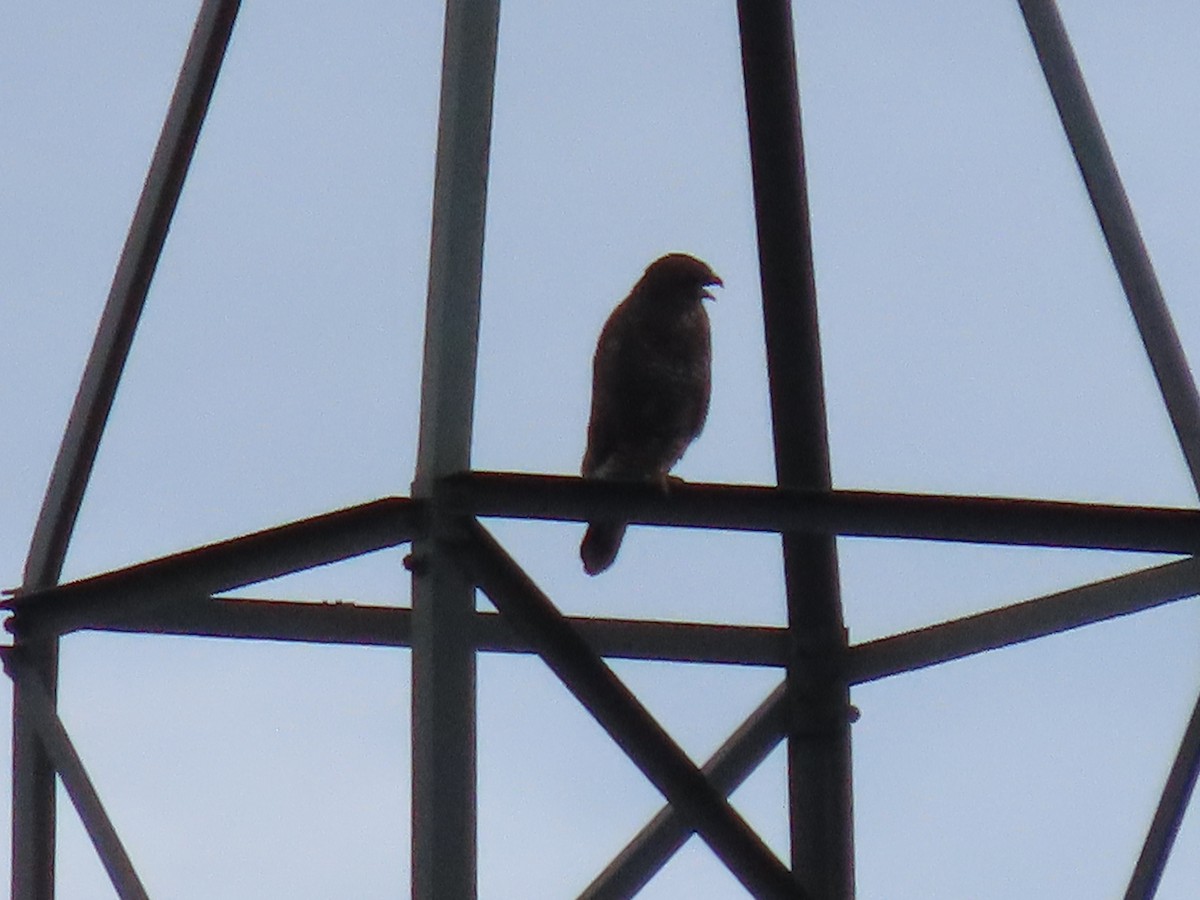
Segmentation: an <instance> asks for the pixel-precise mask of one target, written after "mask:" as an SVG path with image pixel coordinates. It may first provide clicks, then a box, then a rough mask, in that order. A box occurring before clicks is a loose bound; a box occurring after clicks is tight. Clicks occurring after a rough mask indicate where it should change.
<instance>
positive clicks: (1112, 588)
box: [845, 557, 1200, 684]
mask: <svg viewBox="0 0 1200 900" xmlns="http://www.w3.org/2000/svg"><path fill="white" fill-rule="evenodd" d="M1197 593H1200V559H1197V558H1195V557H1193V558H1189V559H1184V560H1180V561H1179V562H1173V563H1167V564H1166V565H1162V566H1155V567H1154V568H1151V569H1143V570H1141V571H1138V572H1132V573H1130V574H1128V575H1119V576H1117V577H1115V578H1108V579H1105V580H1103V581H1095V582H1092V583H1091V584H1085V585H1082V586H1080V587H1075V588H1070V589H1069V590H1065V591H1060V592H1058V593H1054V594H1048V595H1046V596H1043V597H1037V598H1035V599H1033V600H1026V601H1025V602H1023V603H1014V604H1012V605H1011V606H1004V607H1001V608H1000V609H993V610H989V611H987V612H982V613H977V614H976V615H973V616H966V617H964V618H961V619H953V620H951V621H948V622H942V623H940V624H937V625H931V626H929V627H928V628H922V629H919V630H917V631H910V632H906V633H904V634H897V635H892V636H890V637H885V638H879V639H878V640H874V641H868V642H866V643H865V644H857V645H855V646H853V647H851V648H850V650H849V653H848V655H847V657H846V662H845V667H846V675H847V677H848V678H849V680H850V683H851V684H863V683H865V682H868V681H876V680H878V679H880V678H887V677H889V676H891V675H898V674H900V673H902V672H911V671H913V670H915V669H922V668H925V667H927V666H935V665H939V664H940V663H944V662H950V661H951V660H955V659H962V658H963V657H966V656H973V655H974V654H976V653H983V652H985V651H987V650H996V649H998V648H1000V647H1009V646H1011V645H1013V644H1019V643H1023V642H1025V641H1031V640H1034V639H1035V638H1040V637H1046V636H1047V635H1050V634H1057V633H1058V632H1061V631H1069V630H1071V629H1074V628H1080V627H1082V626H1084V625H1091V624H1093V623H1096V622H1103V621H1106V620H1108V619H1113V618H1116V617H1117V616H1124V615H1128V614H1130V613H1135V612H1140V611H1142V610H1145V609H1152V608H1154V607H1156V606H1161V605H1163V604H1164V603H1170V602H1172V601H1175V600H1181V599H1183V598H1185V597H1193V596H1195V595H1196V594H1197Z"/></svg>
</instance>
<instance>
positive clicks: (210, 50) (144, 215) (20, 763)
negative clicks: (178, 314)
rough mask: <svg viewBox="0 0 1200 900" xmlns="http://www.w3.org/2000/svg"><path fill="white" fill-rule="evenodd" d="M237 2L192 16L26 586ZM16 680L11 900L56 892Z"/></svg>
mask: <svg viewBox="0 0 1200 900" xmlns="http://www.w3.org/2000/svg"><path fill="white" fill-rule="evenodd" d="M238 6H239V2H238V0H205V2H204V4H203V5H202V6H201V8H200V12H199V14H198V15H197V18H196V25H195V28H194V29H193V31H192V38H191V43H190V44H189V45H188V49H187V54H186V56H185V57H184V61H183V66H182V68H181V70H180V73H179V78H178V80H177V82H176V85H175V93H174V95H173V96H172V98H171V105H170V108H169V109H168V112H167V118H166V120H165V122H164V123H163V128H162V132H161V133H160V135H159V139H158V145H157V146H156V147H155V149H154V157H153V160H152V162H151V164H150V171H149V173H148V174H147V176H146V182H145V184H144V185H143V187H142V195H141V199H140V200H139V201H138V206H137V210H136V211H135V213H134V216H133V222H132V224H131V225H130V228H129V234H128V236H127V238H126V240H125V246H124V248H123V249H122V251H121V258H120V261H119V262H118V264H117V270H116V273H115V274H114V276H113V282H112V286H111V288H110V290H109V295H108V301H107V303H106V304H105V307H104V312H103V314H102V315H101V317H100V324H99V327H98V328H97V330H96V338H95V341H94V342H93V344H92V350H91V353H90V355H89V356H88V360H87V364H86V366H85V367H84V372H83V377H82V379H81V381H80V385H79V391H78V393H77V394H76V396H75V403H74V405H73V406H72V408H71V414H70V417H69V419H68V421H67V427H66V431H65V433H64V435H63V440H62V444H61V445H60V447H59V451H58V457H57V459H56V460H55V462H54V468H53V470H52V472H51V475H50V483H49V486H48V487H47V489H46V496H45V499H44V500H43V503H42V508H41V511H40V513H39V514H38V520H37V524H36V525H35V527H34V532H33V538H32V540H31V542H30V548H29V555H28V557H27V559H26V563H25V575H24V589H25V590H39V589H41V588H45V587H49V586H50V585H53V584H55V583H56V582H57V581H58V577H59V574H60V572H61V571H62V564H63V560H64V559H65V557H66V553H67V545H68V543H69V542H70V539H71V532H72V531H73V530H74V527H75V520H76V518H77V516H78V514H79V507H80V504H81V503H82V501H83V493H84V490H85V488H86V487H87V482H88V478H89V477H90V475H91V471H92V465H93V463H94V462H95V459H96V452H97V450H98V448H99V445H100V437H101V435H102V434H103V432H104V425H105V422H106V421H107V420H108V414H109V411H110V410H111V409H112V403H113V397H114V396H115V395H116V390H117V383H118V381H119V380H120V377H121V372H122V370H123V369H124V366H125V360H126V358H127V357H128V355H129V347H130V344H131V342H132V341H133V334H134V331H135V330H136V328H137V323H138V318H139V317H140V315H141V311H142V306H143V305H144V303H145V300H146V293H147V291H148V290H149V287H150V280H151V278H152V277H153V275H154V270H155V267H156V266H157V264H158V259H159V256H160V254H161V252H162V247H163V243H164V241H165V240H166V235H167V229H168V228H169V227H170V223H171V217H172V215H173V214H174V211H175V206H176V203H177V201H178V199H179V194H180V191H181V190H182V188H183V180H184V177H185V175H186V174H187V170H188V166H189V164H190V163H191V158H192V153H193V151H194V149H195V146H196V140H197V138H198V136H199V133H200V126H201V124H202V123H203V121H204V115H205V113H206V112H207V110H208V104H209V100H210V98H211V97H212V92H213V87H214V85H215V84H216V79H217V74H218V72H219V71H220V68H221V61H222V60H223V59H224V55H225V48H226V46H227V45H228V42H229V36H230V33H231V31H232V29H233V23H234V20H235V19H236V17H237V10H238ZM22 652H23V653H24V654H25V657H26V658H27V659H28V660H29V664H30V665H31V666H32V667H33V669H34V670H35V671H36V672H37V674H38V677H39V678H40V679H41V680H42V682H43V683H44V684H45V685H46V688H47V690H48V691H49V694H50V697H51V700H53V699H54V697H55V695H56V692H57V682H58V644H57V641H53V640H51V641H32V642H26V643H25V644H24V645H23V646H22ZM31 714H32V713H31V711H30V709H29V706H28V703H27V700H26V698H25V696H24V691H23V689H22V687H21V686H20V684H15V686H14V692H13V815H12V821H13V826H12V827H13V839H12V866H13V868H12V896H13V897H14V898H20V900H27V898H30V900H32V898H38V900H42V898H50V897H53V896H54V847H55V826H54V772H53V770H52V768H51V766H50V762H49V760H48V759H47V757H46V755H45V753H44V752H43V750H42V747H41V746H40V744H39V743H38V740H37V736H36V734H35V732H34V729H33V727H32V725H31V721H30V715H31Z"/></svg>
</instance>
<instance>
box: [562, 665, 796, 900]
mask: <svg viewBox="0 0 1200 900" xmlns="http://www.w3.org/2000/svg"><path fill="white" fill-rule="evenodd" d="M786 698H787V686H786V685H785V684H781V685H779V687H777V688H775V690H774V691H772V692H771V694H770V696H768V697H767V699H766V700H764V701H763V702H762V703H760V704H759V706H758V708H757V709H755V710H754V712H752V713H751V714H750V715H749V717H748V718H747V719H746V721H745V722H743V723H742V725H741V726H740V727H739V728H738V729H737V731H735V732H734V733H733V734H732V735H730V736H729V739H728V740H726V741H725V743H723V744H722V745H721V746H720V747H719V748H717V752H716V753H714V754H713V755H712V756H711V757H710V758H709V760H708V762H706V763H705V764H704V767H703V768H702V769H701V770H700V771H702V772H703V773H704V776H705V777H706V778H707V779H708V780H709V781H710V782H711V783H712V786H713V787H714V788H715V789H716V790H718V791H720V792H721V793H722V794H723V795H724V796H726V797H728V796H729V795H730V794H732V793H733V792H734V791H736V790H737V789H738V788H739V787H740V786H741V784H742V782H743V781H745V780H746V778H747V777H748V776H749V775H750V773H751V772H753V771H754V770H755V769H757V768H758V766H759V764H761V763H762V761H763V760H764V759H766V758H767V756H768V755H769V754H770V752H771V751H772V750H774V749H775V748H776V747H777V746H778V745H779V742H780V741H782V740H783V734H784V730H785V728H786V726H787V714H788V705H787V703H786V702H785V700H786ZM692 834H693V831H692V829H691V828H689V827H688V825H687V823H686V822H685V821H684V819H683V817H682V816H681V815H679V813H678V812H676V811H675V809H674V808H673V807H671V806H665V807H663V808H662V809H661V810H659V812H658V814H657V815H656V816H655V817H654V818H653V819H651V820H650V822H649V823H647V825H646V827H645V828H643V829H642V830H641V831H640V832H638V834H637V836H636V837H634V838H633V840H631V841H630V842H629V843H628V844H627V845H626V846H625V849H623V850H622V851H621V852H620V853H619V854H617V856H616V857H615V858H614V859H613V861H612V862H611V863H610V864H609V865H608V867H607V868H605V870H604V871H603V872H601V873H600V874H599V875H598V876H596V879H595V880H594V881H593V882H592V883H591V884H590V885H588V886H587V888H586V889H585V890H584V891H583V893H581V894H580V895H579V900H625V898H629V897H633V896H635V895H636V894H637V892H638V891H640V890H641V889H642V888H643V887H645V886H646V884H647V883H648V882H649V881H650V879H651V878H653V877H654V876H655V874H656V873H657V872H658V870H659V869H661V868H662V867H663V866H664V865H666V864H667V861H668V860H670V858H671V857H672V856H673V855H674V854H675V852H676V851H678V850H679V848H680V847H682V846H683V845H684V844H685V843H687V840H688V838H689V837H691V836H692Z"/></svg>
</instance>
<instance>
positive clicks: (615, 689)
mask: <svg viewBox="0 0 1200 900" xmlns="http://www.w3.org/2000/svg"><path fill="white" fill-rule="evenodd" d="M463 527H464V529H465V531H466V535H465V539H464V540H463V541H462V542H461V543H458V544H455V545H454V549H455V551H456V556H457V557H458V558H459V559H460V560H461V562H462V564H463V565H464V566H465V567H466V568H467V569H468V570H469V571H470V572H472V573H473V574H474V577H475V579H476V581H477V582H478V584H479V586H480V587H481V588H482V589H483V591H484V592H485V593H486V594H487V595H488V597H489V599H491V601H492V603H493V604H495V606H496V608H497V609H498V610H499V611H500V614H501V615H502V616H504V617H505V618H506V619H507V620H508V622H509V624H511V625H512V626H513V627H514V628H516V629H517V630H519V631H520V632H521V633H522V634H523V635H525V637H526V638H527V639H528V640H529V641H530V643H531V644H533V645H534V646H536V647H537V649H538V653H539V655H541V657H542V659H543V660H545V662H546V664H547V665H548V666H549V667H550V668H551V669H552V670H553V671H554V673H555V674H556V675H558V677H559V678H560V679H561V680H562V682H563V683H564V684H565V685H566V686H567V688H568V689H570V691H571V692H572V693H573V694H575V696H576V698H577V699H578V700H579V701H580V702H581V703H582V704H583V705H584V707H585V708H586V709H587V710H588V712H590V713H591V714H592V715H593V716H594V717H595V718H596V721H598V722H599V723H600V724H601V725H602V726H603V727H604V729H605V730H606V731H608V733H609V735H610V736H611V737H612V738H613V740H614V741H615V742H616V743H617V745H618V746H620V747H621V749H622V750H624V751H625V753H626V754H627V755H628V756H629V758H630V759H631V760H632V761H633V762H634V763H635V764H636V765H637V767H638V768H639V769H641V770H642V773H643V774H645V775H646V777H647V778H648V779H649V780H650V782H651V783H652V784H653V785H654V786H655V787H656V788H657V789H658V790H659V791H660V792H661V793H662V794H663V795H664V796H665V797H666V798H667V799H668V800H669V801H670V802H671V804H672V805H673V806H674V807H675V808H676V809H677V810H678V811H679V812H680V813H681V814H682V815H683V816H684V817H685V818H686V819H687V820H688V823H689V826H690V827H691V828H694V829H695V830H696V831H697V832H698V833H699V834H700V835H701V837H703V838H704V840H705V841H706V842H707V843H708V845H709V846H710V847H711V848H712V849H713V852H715V853H716V855H717V856H718V857H719V858H720V859H721V860H722V861H723V862H724V863H725V865H726V866H728V867H729V869H730V871H732V872H733V874H734V875H735V876H736V877H737V879H738V880H739V881H741V883H742V884H743V885H745V887H746V889H747V890H749V891H750V892H751V894H753V895H754V896H755V897H760V898H803V897H807V896H809V894H808V892H806V891H804V890H803V889H802V888H801V887H800V886H799V885H798V884H797V883H796V882H795V881H794V880H793V879H792V876H791V873H790V872H788V870H787V869H786V868H785V867H784V866H783V864H782V863H780V861H779V859H778V858H777V857H776V856H775V854H774V853H772V852H771V850H770V849H769V848H768V847H767V846H766V844H764V843H763V841H762V838H760V837H759V836H758V835H757V834H756V833H755V832H754V831H753V830H752V829H751V828H750V826H749V825H747V824H746V822H745V820H744V819H742V817H741V816H740V815H738V814H737V812H735V811H734V809H733V808H732V807H731V806H730V805H729V804H728V803H727V802H726V800H725V798H724V797H722V796H721V794H720V792H719V791H717V790H716V788H714V786H713V785H712V784H711V783H709V781H708V779H706V778H705V777H704V775H703V774H702V773H701V772H700V770H699V769H697V768H696V766H695V765H694V764H693V763H692V762H691V760H689V759H688V757H687V755H686V754H685V753H684V752H683V751H682V750H681V749H680V748H679V746H678V745H677V744H676V743H675V742H674V741H673V740H672V739H671V737H670V735H668V734H667V733H666V732H665V731H664V730H663V728H662V726H661V725H659V724H658V722H657V721H656V720H655V719H654V717H653V716H651V715H650V713H649V712H647V711H646V709H645V707H643V706H642V705H641V704H640V703H639V702H638V700H637V698H636V697H634V696H633V694H631V693H630V692H629V690H628V688H626V687H625V685H624V684H622V683H621V681H620V679H618V678H617V677H616V675H614V674H613V672H612V670H611V669H609V668H608V667H607V666H606V665H605V664H604V662H603V661H602V660H601V659H600V658H599V657H598V656H596V654H595V653H594V652H593V651H592V649H591V648H590V647H588V645H587V643H586V642H585V641H584V640H583V638H581V637H580V636H579V635H578V634H576V633H575V631H574V630H573V629H572V628H571V626H570V625H569V624H568V623H567V622H566V621H565V619H564V618H563V616H562V614H561V613H560V612H559V611H558V610H557V609H556V608H555V607H554V604H553V603H551V602H550V599H549V598H548V597H547V596H546V595H545V594H543V593H542V592H541V590H539V589H538V587H537V585H535V584H534V583H533V581H532V580H530V578H529V577H528V576H527V575H526V574H525V573H524V571H522V570H521V567H520V566H518V565H517V564H516V562H514V561H513V559H512V558H511V557H510V556H509V555H508V554H507V553H505V551H504V550H503V548H501V547H500V545H499V544H497V543H496V541H495V540H494V539H493V538H492V536H491V535H490V534H488V532H487V531H486V530H484V529H483V527H482V526H480V525H479V524H478V523H475V522H471V523H464V526H463Z"/></svg>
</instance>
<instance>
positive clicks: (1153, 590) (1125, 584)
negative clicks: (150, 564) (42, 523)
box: [77, 558, 1200, 684]
mask: <svg viewBox="0 0 1200 900" xmlns="http://www.w3.org/2000/svg"><path fill="white" fill-rule="evenodd" d="M112 574H113V575H116V574H119V573H112ZM1197 593H1200V559H1197V558H1188V559H1184V560H1179V561H1178V562H1172V563H1166V564H1164V565H1161V566H1155V567H1153V568H1149V569H1143V570H1140V571H1137V572H1132V573H1130V574H1127V575H1119V576H1116V577H1114V578H1108V579H1104V580H1102V581H1096V582H1092V583H1091V584H1085V585H1081V586H1079V587H1075V588H1070V589H1068V590H1065V591H1059V592H1056V593H1053V594H1048V595H1046V596H1043V597H1037V598H1034V599H1031V600H1026V601H1023V602H1021V603H1015V604H1012V605H1009V606H1004V607H1001V608H999V609H993V610H988V611H987V612H982V613H977V614H975V615H971V616H966V617H964V618H961V619H953V620H950V621H947V622H941V623H939V624H937V625H931V626H929V627H927V628H922V629H918V630H916V631H911V632H905V633H903V634H896V635H891V636H889V637H884V638H878V639H876V640H873V641H868V642H866V643H863V644H857V645H855V646H852V647H850V648H849V651H848V654H847V657H846V663H845V670H844V671H845V674H846V677H847V678H848V679H849V681H850V682H851V683H852V684H862V683H864V682H868V681H875V680H878V679H880V678H886V677H889V676H891V675H897V674H900V673H902V672H908V671H912V670H914V669H919V668H924V667H927V666H932V665H937V664H939V663H943V662H949V661H950V660H954V659H961V658H963V657H965V656H970V655H973V654H976V653H982V652H985V651H987V650H994V649H997V648H999V647H1006V646H1009V645H1012V644H1017V643H1021V642H1023V641H1029V640H1033V639H1035V638H1039V637H1044V636H1046V635H1048V634H1054V633H1057V632H1060V631H1068V630H1070V629H1074V628H1080V627H1082V626H1084V625H1090V624H1093V623H1096V622H1103V621H1106V620H1108V619H1112V618H1115V617H1117V616H1123V615H1128V614H1130V613H1134V612H1139V611H1142V610H1146V609H1152V608H1153V607H1156V606H1161V605H1163V604H1166V603H1171V602H1174V601H1177V600H1181V599H1184V598H1186V597H1192V596H1195V595H1196V594H1197ZM567 621H568V622H569V623H570V625H571V627H573V628H574V629H575V630H576V631H577V632H578V633H579V635H580V636H581V637H582V638H583V639H584V640H585V641H586V642H587V644H588V646H590V647H591V648H592V651H593V652H595V653H596V654H597V655H599V656H602V657H607V658H618V659H653V660H664V661H670V662H693V663H711V664H728V665H751V666H782V665H784V664H785V661H786V655H787V646H786V642H787V635H786V630H785V629H783V628H780V627H777V626H767V625H713V624H708V623H700V622H661V621H652V620H644V619H607V618H595V617H584V616H570V617H567ZM77 627H78V628H80V629H89V630H96V631H116V632H136V633H149V634H177V635H196V636H203V637H226V638H249V639H253V640H275V641H308V642H313V643H327V644H367V645H377V646H392V647H408V646H411V640H412V610H410V609H406V608H403V607H391V606H373V605H363V604H357V603H349V602H343V601H338V602H303V601H284V600H259V599H250V598H242V597H219V598H213V597H206V596H186V595H184V596H180V595H175V596H173V597H171V598H169V599H168V600H167V601H166V602H162V603H154V604H152V605H141V606H138V607H132V608H131V607H127V606H120V607H118V606H113V605H112V604H105V603H101V604H97V605H95V606H92V607H91V608H90V609H89V610H88V612H87V615H86V617H82V616H81V618H80V619H79V622H78V625H77ZM474 629H475V646H476V649H478V650H480V651H483V652H497V653H532V652H534V648H533V647H532V646H531V645H530V643H529V641H528V640H527V639H526V638H524V637H523V636H521V635H520V634H519V633H518V632H516V631H514V630H513V629H512V627H510V626H509V625H508V624H507V623H506V622H505V620H504V618H503V617H502V616H499V615H497V614H496V613H492V612H477V613H476V614H475V619H474Z"/></svg>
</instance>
